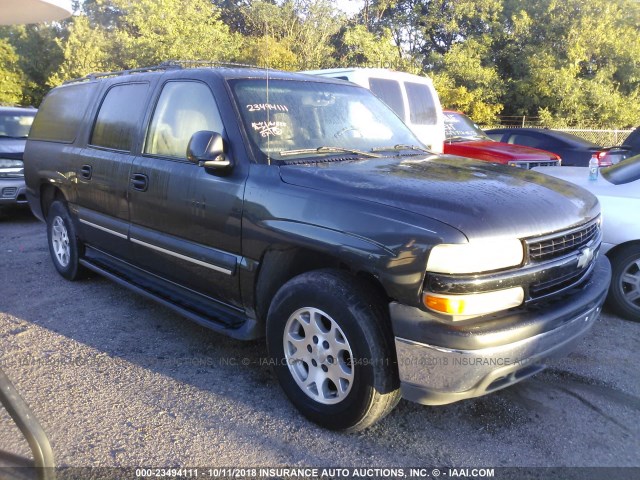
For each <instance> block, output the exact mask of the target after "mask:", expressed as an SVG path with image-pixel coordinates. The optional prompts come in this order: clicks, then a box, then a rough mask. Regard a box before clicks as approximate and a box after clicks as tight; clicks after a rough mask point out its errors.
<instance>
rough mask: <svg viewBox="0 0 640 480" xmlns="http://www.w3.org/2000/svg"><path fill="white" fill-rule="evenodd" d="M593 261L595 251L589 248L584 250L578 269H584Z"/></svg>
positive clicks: (579, 259)
mask: <svg viewBox="0 0 640 480" xmlns="http://www.w3.org/2000/svg"><path fill="white" fill-rule="evenodd" d="M592 259H593V250H591V249H590V248H589V247H586V248H583V249H582V251H581V252H580V254H579V255H578V268H584V267H586V266H587V265H589V263H591V260H592Z"/></svg>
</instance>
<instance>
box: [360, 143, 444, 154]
mask: <svg viewBox="0 0 640 480" xmlns="http://www.w3.org/2000/svg"><path fill="white" fill-rule="evenodd" d="M389 150H396V151H397V150H416V151H418V152H425V153H433V152H432V151H431V150H429V149H427V148H424V147H419V146H417V145H406V144H404V143H399V144H397V145H392V146H388V147H375V148H372V149H371V151H372V152H387V151H389Z"/></svg>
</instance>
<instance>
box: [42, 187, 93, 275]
mask: <svg viewBox="0 0 640 480" xmlns="http://www.w3.org/2000/svg"><path fill="white" fill-rule="evenodd" d="M47 238H48V242H49V253H50V254H51V259H52V260H53V265H54V266H55V267H56V270H57V271H58V273H59V274H60V275H62V276H63V277H64V278H66V279H67V280H77V279H78V278H81V277H82V276H83V274H84V269H83V268H82V266H81V265H80V263H79V259H80V251H81V249H82V244H81V243H80V241H79V240H78V237H77V235H76V229H75V226H74V224H73V220H72V219H71V215H70V214H69V210H68V209H67V206H66V205H65V204H64V203H63V202H61V201H60V200H56V201H54V202H53V203H52V204H51V207H49V214H48V215H47Z"/></svg>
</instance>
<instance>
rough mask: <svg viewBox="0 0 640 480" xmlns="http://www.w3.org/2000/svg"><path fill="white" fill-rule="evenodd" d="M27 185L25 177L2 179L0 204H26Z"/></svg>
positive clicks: (0, 180) (0, 181)
mask: <svg viewBox="0 0 640 480" xmlns="http://www.w3.org/2000/svg"><path fill="white" fill-rule="evenodd" d="M26 204H27V187H26V186H25V184H24V179H23V178H19V179H15V180H14V179H11V180H9V179H0V205H26Z"/></svg>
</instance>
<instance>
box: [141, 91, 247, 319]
mask: <svg viewBox="0 0 640 480" xmlns="http://www.w3.org/2000/svg"><path fill="white" fill-rule="evenodd" d="M201 130H208V131H215V132H218V133H221V134H222V135H223V137H226V135H225V126H224V124H223V121H222V117H221V115H220V111H219V108H218V103H217V102H216V99H215V97H214V95H213V93H212V91H211V89H210V88H209V86H208V85H207V84H206V83H204V82H201V81H194V80H187V79H184V80H180V79H176V80H170V81H167V82H166V83H164V84H163V85H162V87H161V89H160V92H159V95H158V98H157V100H156V104H155V108H154V110H153V113H152V115H151V118H150V121H149V127H148V130H147V133H146V138H145V141H144V146H143V149H142V154H141V155H140V156H138V157H137V158H136V159H135V160H134V162H133V167H132V171H131V179H132V180H131V182H130V183H129V212H130V215H131V226H130V240H131V242H132V247H131V248H132V250H133V251H134V252H135V257H136V265H137V266H140V267H142V268H144V269H145V270H147V271H148V272H151V273H152V274H155V275H157V276H159V277H161V278H163V279H165V280H169V281H171V282H173V283H174V284H177V285H179V286H180V287H183V288H186V289H188V290H189V291H191V292H196V293H197V294H200V295H204V296H206V297H208V298H210V299H214V300H217V301H219V302H222V303H225V304H227V305H231V306H234V307H240V306H241V303H240V298H239V280H238V267H239V263H240V258H241V218H242V201H243V200H242V199H243V191H244V184H245V178H246V175H247V169H246V167H245V166H244V165H242V164H237V165H236V167H235V168H234V169H233V170H232V171H231V172H230V173H228V174H224V175H223V174H220V173H218V172H214V171H210V170H207V169H205V168H203V167H200V166H198V165H196V164H194V163H192V162H190V161H189V160H187V154H186V152H187V145H188V143H189V140H190V139H191V136H192V135H193V134H194V133H195V132H197V131H201ZM233 154H234V152H233V149H231V151H229V152H228V156H229V158H232V159H233Z"/></svg>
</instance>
